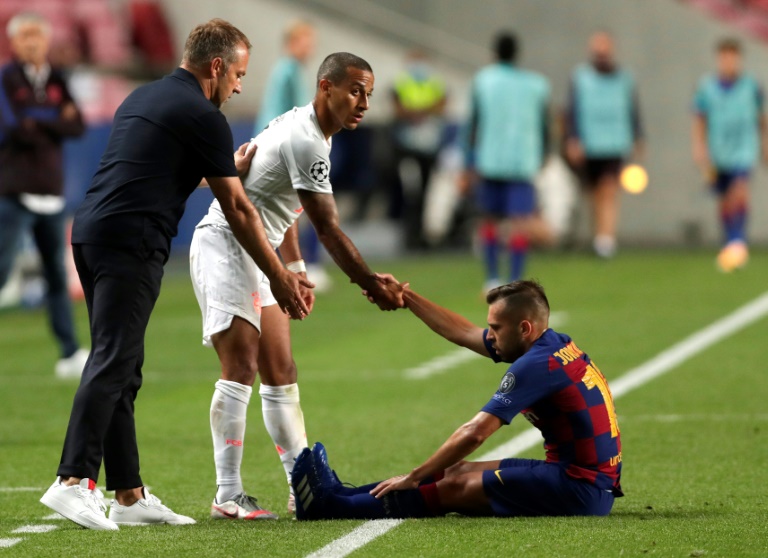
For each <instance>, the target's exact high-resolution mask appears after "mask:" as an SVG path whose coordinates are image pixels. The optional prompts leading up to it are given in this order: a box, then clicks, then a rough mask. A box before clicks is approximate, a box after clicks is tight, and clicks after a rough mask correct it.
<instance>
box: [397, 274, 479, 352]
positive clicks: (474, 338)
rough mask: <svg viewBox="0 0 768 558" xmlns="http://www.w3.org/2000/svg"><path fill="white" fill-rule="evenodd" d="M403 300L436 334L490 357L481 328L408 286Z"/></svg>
mask: <svg viewBox="0 0 768 558" xmlns="http://www.w3.org/2000/svg"><path fill="white" fill-rule="evenodd" d="M403 302H404V304H405V307H406V308H408V309H409V310H410V311H411V312H412V313H413V314H414V315H415V316H416V317H417V318H419V319H420V320H421V321H422V322H424V323H425V324H427V326H428V327H429V328H430V329H431V330H432V331H434V332H435V333H437V334H438V335H440V336H442V337H445V338H446V339H447V340H448V341H450V342H451V343H454V344H456V345H459V346H460V347H466V348H467V349H470V350H471V351H474V352H476V353H478V354H480V355H482V356H484V357H489V358H490V355H489V354H488V349H487V348H486V346H485V342H484V340H483V328H481V327H478V326H476V325H475V324H473V323H472V322H470V321H469V320H468V319H466V318H465V317H464V316H461V315H459V314H457V313H456V312H453V311H451V310H448V309H447V308H443V307H442V306H440V305H438V304H435V303H434V302H432V301H431V300H429V299H427V298H425V297H423V296H421V295H420V294H418V293H416V292H414V291H412V290H411V289H409V288H406V289H405V290H404V291H403Z"/></svg>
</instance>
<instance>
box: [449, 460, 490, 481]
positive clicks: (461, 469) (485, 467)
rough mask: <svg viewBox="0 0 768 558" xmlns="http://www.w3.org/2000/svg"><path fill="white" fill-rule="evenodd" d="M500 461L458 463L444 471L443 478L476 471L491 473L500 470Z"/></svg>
mask: <svg viewBox="0 0 768 558" xmlns="http://www.w3.org/2000/svg"><path fill="white" fill-rule="evenodd" d="M500 466H501V460H500V459H499V460H496V461H459V462H458V463H456V465H453V466H451V467H448V468H447V469H446V470H445V478H449V477H457V476H460V475H464V474H466V473H474V472H477V471H493V470H495V469H498V468H500Z"/></svg>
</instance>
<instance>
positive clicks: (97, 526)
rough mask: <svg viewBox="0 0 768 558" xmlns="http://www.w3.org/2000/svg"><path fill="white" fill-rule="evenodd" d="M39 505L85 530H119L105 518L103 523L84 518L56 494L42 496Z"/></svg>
mask: <svg viewBox="0 0 768 558" xmlns="http://www.w3.org/2000/svg"><path fill="white" fill-rule="evenodd" d="M40 503H41V504H44V505H46V506H48V507H49V508H51V509H52V510H53V511H55V512H57V513H59V514H60V515H63V516H64V517H66V518H67V519H69V520H70V521H73V522H75V523H77V524H78V525H80V526H81V527H85V528H86V529H94V530H97V531H117V530H119V529H120V527H118V526H117V523H115V522H114V521H112V520H111V519H108V518H106V517H105V518H104V523H100V522H98V521H96V520H90V519H89V518H87V517H84V516H83V514H81V513H78V511H77V510H76V509H74V508H72V507H71V506H70V505H69V504H68V503H67V502H64V501H62V500H61V499H59V498H57V496H56V494H55V493H52V492H50V491H48V492H46V493H45V494H43V497H42V498H40Z"/></svg>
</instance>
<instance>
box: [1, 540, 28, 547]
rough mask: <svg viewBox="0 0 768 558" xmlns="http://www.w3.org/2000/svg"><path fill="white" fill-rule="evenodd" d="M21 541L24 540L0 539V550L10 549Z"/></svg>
mask: <svg viewBox="0 0 768 558" xmlns="http://www.w3.org/2000/svg"><path fill="white" fill-rule="evenodd" d="M23 540H24V539H0V548H10V547H12V546H13V545H15V544H19V543H20V542H21V541H23Z"/></svg>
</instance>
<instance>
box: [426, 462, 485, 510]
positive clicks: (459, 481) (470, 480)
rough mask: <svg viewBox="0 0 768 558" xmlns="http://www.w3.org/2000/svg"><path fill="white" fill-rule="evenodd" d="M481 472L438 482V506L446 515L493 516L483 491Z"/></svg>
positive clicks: (455, 476)
mask: <svg viewBox="0 0 768 558" xmlns="http://www.w3.org/2000/svg"><path fill="white" fill-rule="evenodd" d="M483 470H484V469H483ZM483 470H478V471H473V472H469V473H463V474H461V475H454V476H446V477H445V478H443V479H442V480H441V481H438V483H437V493H438V495H439V498H440V506H441V507H442V509H443V510H444V511H445V512H446V513H449V512H459V513H463V514H466V515H493V508H492V507H491V502H490V500H489V499H488V496H487V495H486V494H485V490H484V489H483Z"/></svg>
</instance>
